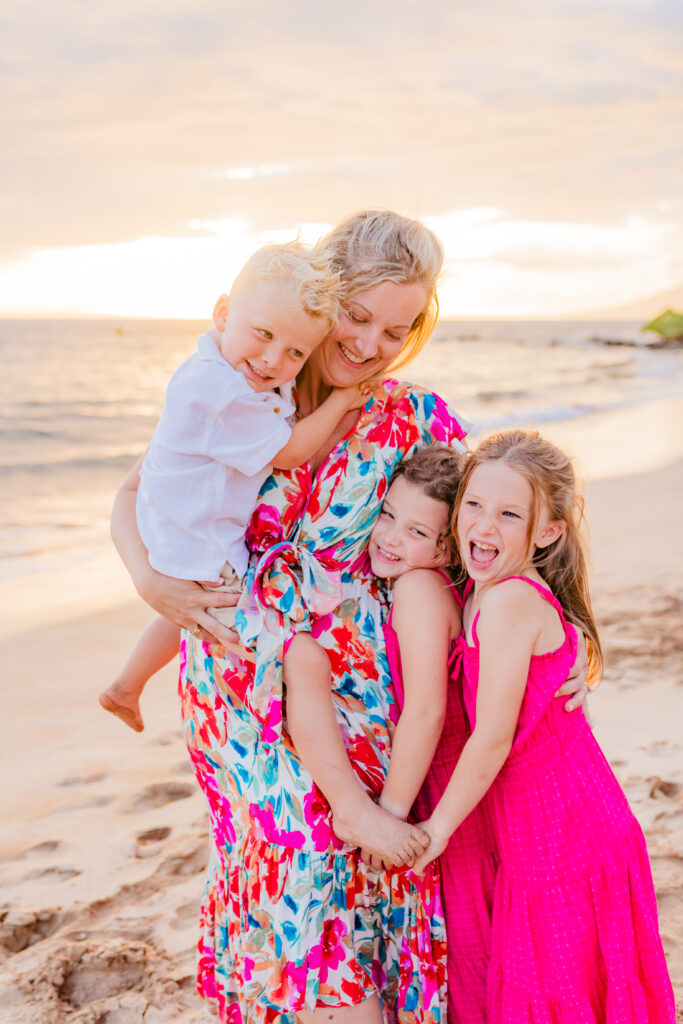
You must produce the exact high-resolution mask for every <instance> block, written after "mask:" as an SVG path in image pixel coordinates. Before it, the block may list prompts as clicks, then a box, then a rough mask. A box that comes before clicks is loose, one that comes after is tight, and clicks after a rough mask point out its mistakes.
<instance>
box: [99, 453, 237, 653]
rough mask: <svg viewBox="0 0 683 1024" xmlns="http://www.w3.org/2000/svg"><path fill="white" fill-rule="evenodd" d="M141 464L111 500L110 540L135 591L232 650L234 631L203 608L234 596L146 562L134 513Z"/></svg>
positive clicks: (180, 622) (227, 603)
mask: <svg viewBox="0 0 683 1024" xmlns="http://www.w3.org/2000/svg"><path fill="white" fill-rule="evenodd" d="M141 465H142V458H140V459H139V460H138V462H137V463H136V465H135V466H134V467H133V469H132V470H131V472H130V473H129V474H128V476H127V477H126V478H125V480H124V481H123V483H122V484H121V487H120V488H119V492H118V494H117V495H116V498H115V500H114V507H113V509H112V518H111V535H112V540H113V541H114V544H115V545H116V550H117V551H118V553H119V555H120V556H121V559H122V561H123V564H124V565H125V566H126V568H127V569H128V572H129V573H130V575H131V578H132V580H133V583H134V584H135V588H136V590H137V592H138V594H139V595H140V597H141V598H142V599H143V601H146V602H147V604H149V605H151V607H152V608H154V609H155V611H157V612H159V614H160V615H163V616H164V618H165V619H169V620H170V621H171V622H175V624H176V625H177V626H181V627H182V628H183V629H189V630H190V632H193V631H194V630H195V629H196V628H197V626H201V627H202V630H201V632H200V633H199V634H197V635H198V636H199V638H200V639H202V640H206V641H208V642H214V641H215V640H219V641H220V642H221V643H222V644H224V645H226V646H228V647H230V648H231V649H233V650H234V649H235V646H236V645H239V637H238V636H237V633H236V632H235V631H234V630H232V629H228V627H227V626H224V625H223V624H222V623H221V622H219V621H218V619H216V618H214V616H213V615H210V614H209V613H208V612H207V610H206V609H207V608H209V607H214V608H217V607H221V608H225V607H229V606H230V605H234V604H236V602H237V596H236V595H234V594H227V593H215V594H212V593H210V592H209V591H206V590H204V589H203V588H202V587H200V586H199V584H198V583H193V582H192V581H191V580H177V579H174V578H173V577H171V576H163V575H162V574H161V573H159V572H157V571H156V570H155V569H153V568H152V567H151V565H150V564H149V560H148V557H147V549H146V547H145V545H144V544H143V543H142V539H141V537H140V533H139V531H138V527H137V520H136V517H135V505H136V501H137V491H138V487H139V485H140V466H141ZM239 649H240V650H241V648H239Z"/></svg>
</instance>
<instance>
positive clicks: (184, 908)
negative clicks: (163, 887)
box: [169, 900, 199, 932]
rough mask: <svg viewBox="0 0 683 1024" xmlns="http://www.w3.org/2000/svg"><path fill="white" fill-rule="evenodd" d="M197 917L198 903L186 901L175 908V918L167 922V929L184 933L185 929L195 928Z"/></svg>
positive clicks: (196, 901)
mask: <svg viewBox="0 0 683 1024" xmlns="http://www.w3.org/2000/svg"><path fill="white" fill-rule="evenodd" d="M198 917H199V901H198V900H187V902H186V903H183V904H182V905H181V906H179V907H177V909H176V912H175V916H174V917H173V918H172V919H171V920H170V921H169V928H172V929H173V931H174V932H180V931H185V930H186V929H187V928H195V927H196V925H197V919H198Z"/></svg>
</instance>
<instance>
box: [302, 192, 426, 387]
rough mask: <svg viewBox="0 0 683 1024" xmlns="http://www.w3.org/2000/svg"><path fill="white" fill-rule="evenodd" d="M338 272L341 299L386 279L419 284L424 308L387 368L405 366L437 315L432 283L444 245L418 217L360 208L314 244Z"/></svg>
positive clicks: (393, 368) (372, 286)
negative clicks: (424, 291) (412, 217)
mask: <svg viewBox="0 0 683 1024" xmlns="http://www.w3.org/2000/svg"><path fill="white" fill-rule="evenodd" d="M318 245H319V247H320V248H321V249H322V251H323V253H324V254H325V256H326V257H327V258H328V259H329V260H330V262H331V263H332V264H333V266H334V267H335V268H336V269H337V270H338V271H339V273H340V274H341V281H342V283H341V287H342V302H343V301H344V300H348V299H352V298H353V297H354V296H355V295H359V294H360V293H361V292H364V291H367V290H368V289H369V288H374V287H375V286H376V285H378V284H382V283H383V282H384V281H394V282H395V283H396V284H421V285H423V286H424V288H425V289H426V292H427V303H426V305H425V308H424V309H423V310H422V312H421V313H420V314H419V316H418V317H417V318H416V319H415V321H414V323H413V324H412V326H411V328H410V332H409V333H408V337H407V338H406V340H405V343H404V345H403V347H402V349H401V351H400V353H399V354H398V356H397V357H396V359H395V360H394V361H393V363H392V364H391V367H390V368H389V369H391V370H396V369H398V368H399V367H400V366H405V365H406V363H409V362H410V361H411V360H412V359H414V358H415V356H417V355H418V353H419V352H421V350H422V349H423V348H424V346H425V345H426V343H427V341H428V339H429V337H430V335H431V333H432V331H433V330H434V326H435V324H436V321H437V318H438V315H439V303H438V300H437V297H436V282H437V279H438V277H439V274H440V273H441V268H442V266H443V258H444V252H443V246H442V245H441V242H440V241H439V239H438V238H437V237H436V235H435V234H434V233H433V232H432V231H430V230H429V228H427V227H425V225H424V224H421V223H420V221H418V220H411V219H410V218H409V217H402V216H401V215H400V214H398V213H393V211H391V210H362V211H361V212H360V213H354V214H352V215H351V216H350V217H347V218H346V219H345V220H343V221H342V222H341V223H340V224H337V226H336V227H334V228H332V230H331V231H330V232H329V233H328V234H327V235H325V236H324V238H322V239H321V240H320V242H319V243H318Z"/></svg>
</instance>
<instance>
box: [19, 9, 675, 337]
mask: <svg viewBox="0 0 683 1024" xmlns="http://www.w3.org/2000/svg"><path fill="white" fill-rule="evenodd" d="M4 6H5V8H7V9H6V10H5V12H4V13H2V14H0V32H1V34H2V39H3V55H2V58H1V59H0V87H1V88H2V95H3V103H2V104H1V105H0V107H1V109H0V139H2V140H3V144H2V147H1V150H2V152H1V154H0V213H1V223H2V231H1V232H0V315H4V316H10V315H115V316H156V317H160V316H168V317H200V318H201V317H205V316H208V315H209V314H210V312H211V309H212V307H213V303H214V300H215V298H216V296H217V295H218V294H219V293H220V292H222V291H225V290H226V289H228V288H229V285H230V283H231V281H232V279H233V278H234V277H235V275H236V273H237V271H238V270H239V267H240V266H241V264H242V263H243V262H244V260H245V259H246V258H247V256H248V255H249V254H250V252H252V251H253V250H254V249H255V248H257V247H258V246H259V245H263V244H265V243H267V242H270V241H273V240H281V239H282V240H284V239H288V238H292V237H294V236H295V235H296V234H297V232H299V233H300V234H301V236H302V237H303V238H304V239H305V240H308V241H314V240H315V239H316V238H317V237H319V236H320V235H321V234H322V233H323V232H324V231H325V230H326V229H327V228H328V227H329V226H330V225H332V224H333V223H335V222H336V221H338V220H339V219H341V218H342V217H343V216H344V215H346V214H347V213H350V212H352V211H354V210H357V209H361V208H363V207H368V206H372V207H390V208H393V209H396V210H398V211H400V212H401V213H404V214H406V215H408V216H416V217H420V218H421V219H423V220H424V221H425V222H426V223H427V224H428V225H429V226H430V227H432V228H433V229H434V230H435V231H436V232H437V234H439V236H440V237H441V239H442V241H443V242H444V245H445V249H446V265H445V271H444V276H443V280H442V283H441V288H440V297H441V308H442V312H443V313H444V314H445V315H447V316H462V317H468V316H470V317H477V316H511V317H514V316H562V315H565V314H572V313H573V314H576V313H579V312H581V311H583V310H592V309H595V308H601V307H607V306H618V305H620V304H622V303H629V302H631V301H633V300H634V299H637V298H640V297H642V296H646V295H649V294H652V293H656V292H660V291H665V290H667V289H670V288H674V287H677V286H679V285H681V284H682V283H683V230H682V229H683V4H681V3H680V0H590V2H587V0H509V2H505V0H478V2H477V3H476V4H474V3H465V2H464V0H362V2H361V0H345V3H344V4H334V5H332V4H325V3H321V2H320V0H316V2H313V0H288V2H286V3H285V2H284V0H222V2H221V3H219V2H218V0H211V2H207V0H145V3H144V4H140V3H139V0H117V2H116V3H110V4H93V3H92V2H90V0H87V2H86V0H51V2H50V4H45V3H44V0H40V2H36V0H24V2H23V3H22V4H14V5H11V9H9V8H10V5H4Z"/></svg>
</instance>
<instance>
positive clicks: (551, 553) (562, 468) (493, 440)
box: [451, 430, 602, 681]
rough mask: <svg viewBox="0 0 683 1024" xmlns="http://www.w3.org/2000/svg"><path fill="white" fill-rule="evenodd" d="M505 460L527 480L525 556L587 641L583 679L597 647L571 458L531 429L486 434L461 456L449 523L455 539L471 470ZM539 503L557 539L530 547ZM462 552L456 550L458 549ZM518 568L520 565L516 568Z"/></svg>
mask: <svg viewBox="0 0 683 1024" xmlns="http://www.w3.org/2000/svg"><path fill="white" fill-rule="evenodd" d="M496 461H502V462H506V463H507V465H508V466H510V467H511V468H512V469H514V470H516V471H517V472H518V473H520V474H521V476H523V477H524V479H525V480H527V481H528V482H529V484H530V485H531V489H532V492H533V496H534V499H533V507H532V509H531V516H530V519H529V527H528V531H527V551H526V556H525V561H528V560H529V558H531V562H532V564H533V566H534V568H535V569H536V570H537V571H538V573H539V574H540V575H541V576H542V577H543V579H544V580H545V582H546V583H547V584H548V587H549V588H550V590H551V591H552V592H553V594H554V595H555V597H556V598H557V599H558V601H559V602H560V604H561V605H562V607H563V608H564V612H565V615H566V616H567V618H568V619H569V621H570V622H572V623H573V624H574V625H575V626H577V627H578V629H580V630H581V631H582V632H583V634H584V635H585V637H586V639H587V641H588V661H589V668H588V678H589V680H590V681H593V680H595V681H597V680H598V679H599V678H600V674H601V672H602V647H601V645H600V638H599V636H598V630H597V626H596V623H595V616H594V614H593V607H592V605H591V599H590V592H589V589H588V554H587V551H588V547H587V543H586V540H585V535H584V530H585V521H584V514H583V513H584V501H583V496H582V495H581V494H580V493H579V491H578V488H577V482H576V474H575V472H574V466H573V464H572V460H571V459H570V458H569V456H568V455H566V454H565V452H563V451H562V450H561V449H560V448H557V447H556V446H555V445H554V444H551V442H550V441H547V440H546V439H545V438H544V437H542V436H541V435H540V434H539V433H538V432H537V431H535V430H503V431H501V432H500V433H497V434H493V435H492V436H491V437H487V438H486V439H485V440H484V441H482V442H481V444H480V445H479V446H478V448H477V449H476V450H475V451H474V452H473V453H472V454H471V455H470V456H469V458H467V460H466V463H465V470H464V473H463V477H462V480H461V483H460V489H459V492H458V498H457V500H456V503H455V508H454V510H453V519H452V522H451V527H452V531H453V534H454V536H455V540H456V544H457V530H456V523H457V517H458V510H459V508H460V505H461V503H462V499H463V495H464V493H465V490H466V488H467V484H468V482H469V479H470V477H471V476H472V473H473V472H474V470H475V469H476V468H477V466H479V465H481V464H482V463H485V462H496ZM544 503H545V504H546V505H547V508H548V511H549V515H550V519H551V521H553V522H562V523H564V530H563V531H562V533H561V535H560V536H559V537H558V538H557V540H555V541H553V543H552V544H549V545H548V547H545V548H536V550H535V551H533V552H532V550H531V548H532V537H533V535H534V533H535V530H536V524H537V523H538V519H539V516H540V514H541V510H542V508H543V505H544ZM461 555H462V552H461ZM520 568H522V567H520Z"/></svg>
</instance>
